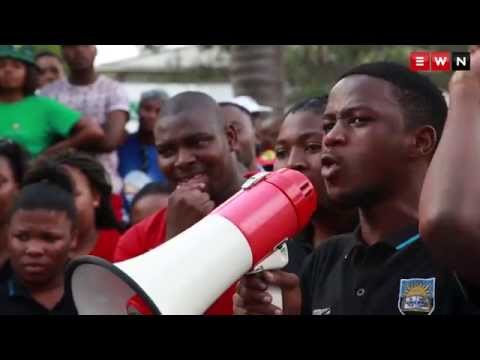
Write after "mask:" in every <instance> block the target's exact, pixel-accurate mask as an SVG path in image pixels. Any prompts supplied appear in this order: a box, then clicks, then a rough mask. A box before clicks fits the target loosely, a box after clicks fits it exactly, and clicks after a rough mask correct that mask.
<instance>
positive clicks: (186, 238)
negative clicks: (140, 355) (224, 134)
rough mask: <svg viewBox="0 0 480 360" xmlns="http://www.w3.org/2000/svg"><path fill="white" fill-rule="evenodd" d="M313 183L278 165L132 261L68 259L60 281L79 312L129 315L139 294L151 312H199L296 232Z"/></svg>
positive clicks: (310, 208) (305, 218)
mask: <svg viewBox="0 0 480 360" xmlns="http://www.w3.org/2000/svg"><path fill="white" fill-rule="evenodd" d="M316 204H317V196H316V193H315V190H314V187H313V185H312V184H311V183H310V181H309V180H308V178H307V177H305V175H303V174H302V173H300V172H298V171H295V170H290V169H282V170H279V171H276V172H273V173H260V174H257V175H255V176H254V177H252V178H250V179H249V180H248V181H247V182H246V183H245V184H244V185H243V186H242V189H241V190H240V191H239V192H238V193H237V194H235V195H234V196H233V197H231V198H230V199H229V200H227V201H226V202H225V203H223V204H222V205H220V206H219V207H218V208H217V209H215V210H214V211H213V212H212V213H211V214H210V215H208V216H207V217H205V218H204V219H203V220H201V221H200V222H198V223H197V224H195V225H194V226H192V227H191V228H189V229H187V230H186V231H184V232H183V233H181V234H179V235H178V236H176V237H175V238H173V239H171V240H170V241H168V242H166V243H164V244H163V245H161V246H159V247H157V248H155V249H153V250H151V251H149V252H147V253H145V254H143V255H140V256H138V257H136V258H133V259H130V260H126V261H123V262H120V263H116V264H111V263H109V262H107V261H105V260H103V259H99V258H96V257H92V256H85V257H80V258H78V259H76V260H74V261H73V262H72V263H71V264H70V265H69V268H68V269H67V274H66V286H67V290H68V291H71V294H72V296H73V300H74V302H75V305H76V308H77V310H78V313H79V314H80V315H128V314H129V311H128V304H129V301H130V300H131V299H132V298H134V297H139V298H140V299H141V300H142V301H143V302H144V303H145V304H146V305H147V306H148V307H150V309H151V311H152V313H153V314H158V315H201V314H204V313H205V311H206V310H207V309H208V308H209V307H210V306H211V305H212V304H213V303H214V302H215V301H216V300H217V299H218V298H219V297H220V296H221V295H222V294H223V293H224V292H225V291H226V290H227V289H228V288H229V287H231V286H232V285H233V284H234V283H235V282H236V281H238V279H240V278H241V277H242V276H243V275H245V274H247V273H249V272H250V271H252V270H253V269H255V267H256V266H257V265H258V264H260V263H261V262H262V261H264V260H265V259H267V258H268V257H269V256H270V255H271V254H272V253H274V252H275V250H276V249H278V248H279V247H280V246H281V245H282V244H283V243H284V241H285V239H287V238H289V237H292V236H294V235H295V234H297V233H298V232H300V231H301V230H302V229H303V228H304V227H305V226H306V225H307V224H308V222H309V220H310V218H311V216H312V215H313V212H314V211H315V209H316Z"/></svg>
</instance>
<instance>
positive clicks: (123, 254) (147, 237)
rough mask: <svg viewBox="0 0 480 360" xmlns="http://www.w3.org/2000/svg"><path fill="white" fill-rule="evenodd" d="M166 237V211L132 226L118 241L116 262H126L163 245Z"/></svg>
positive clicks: (161, 211)
mask: <svg viewBox="0 0 480 360" xmlns="http://www.w3.org/2000/svg"><path fill="white" fill-rule="evenodd" d="M165 236H166V209H163V210H160V211H158V212H157V213H155V214H154V215H152V216H150V217H148V218H146V219H145V220H143V221H141V222H140V223H138V224H136V225H134V226H132V227H131V228H130V229H129V230H128V231H127V232H126V233H125V234H124V235H123V236H122V237H121V238H120V239H119V241H118V244H117V248H116V251H115V256H114V258H115V261H116V262H119V261H124V260H127V259H131V258H133V257H136V256H139V255H141V254H144V253H146V252H147V251H149V250H151V249H153V248H155V247H157V246H159V245H161V244H162V243H163V242H164V241H165Z"/></svg>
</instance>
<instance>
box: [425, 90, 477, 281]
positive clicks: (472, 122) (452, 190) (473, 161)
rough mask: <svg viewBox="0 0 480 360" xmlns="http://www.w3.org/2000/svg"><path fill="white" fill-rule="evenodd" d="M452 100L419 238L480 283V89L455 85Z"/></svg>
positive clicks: (430, 173)
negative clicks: (479, 266) (479, 263)
mask: <svg viewBox="0 0 480 360" xmlns="http://www.w3.org/2000/svg"><path fill="white" fill-rule="evenodd" d="M450 98H451V107H450V111H449V115H448V120H447V123H446V126H445V130H444V133H443V137H442V139H441V141H440V144H439V146H438V149H437V151H436V153H435V156H434V158H433V161H432V164H431V166H430V169H429V171H428V173H427V176H426V179H425V184H424V188H423V192H422V196H421V200H420V213H419V217H420V232H421V234H422V238H423V239H424V241H425V243H426V244H427V246H429V248H430V249H431V251H432V253H433V254H434V255H435V256H436V257H437V258H439V259H441V260H442V261H444V262H445V263H446V264H447V265H449V266H450V267H452V268H454V269H456V270H458V271H459V272H460V273H461V274H462V275H465V276H466V277H468V278H470V279H472V278H477V277H478V278H479V279H480V268H479V270H477V271H475V269H476V268H478V266H474V264H475V263H478V261H479V260H480V211H479V204H480V162H479V160H478V159H479V156H480V87H479V86H477V85H474V84H473V83H471V84H460V85H456V86H454V87H452V88H451V93H450Z"/></svg>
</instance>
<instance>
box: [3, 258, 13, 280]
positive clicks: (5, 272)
mask: <svg viewBox="0 0 480 360" xmlns="http://www.w3.org/2000/svg"><path fill="white" fill-rule="evenodd" d="M11 274H12V270H11V268H10V263H9V262H7V263H6V264H5V265H3V266H2V267H0V283H1V282H2V281H5V280H7V279H8V277H9V276H10V275H11Z"/></svg>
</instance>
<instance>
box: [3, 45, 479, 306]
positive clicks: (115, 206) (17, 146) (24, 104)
mask: <svg viewBox="0 0 480 360" xmlns="http://www.w3.org/2000/svg"><path fill="white" fill-rule="evenodd" d="M96 51H97V50H96V47H95V46H94V45H64V46H62V56H61V57H60V56H57V55H55V54H52V53H48V52H43V53H40V54H37V55H36V56H34V53H33V52H32V50H31V49H30V48H29V47H28V46H20V47H18V46H12V45H0V315H18V314H25V315H37V314H61V315H75V314H77V310H76V308H75V304H74V301H73V298H72V294H70V293H69V292H68V291H67V289H68V288H67V287H65V269H66V267H67V264H68V263H69V261H71V260H72V259H75V258H77V257H79V256H83V255H93V256H97V257H100V258H103V259H105V260H107V261H110V262H113V263H115V262H120V261H125V260H128V259H132V258H135V257H137V256H139V255H141V254H144V253H146V252H148V251H150V250H152V249H154V248H157V247H158V246H161V245H162V244H164V243H165V242H167V241H169V240H170V239H172V238H174V237H175V236H177V235H178V234H180V233H182V232H183V231H185V230H187V229H188V228H190V227H191V226H192V225H194V224H195V223H197V222H198V221H200V220H201V219H203V218H204V217H205V216H207V215H208V214H210V213H211V212H212V211H213V210H214V209H215V208H216V207H217V206H218V205H220V204H222V203H223V202H224V201H225V200H227V199H228V198H229V197H231V196H232V195H233V194H235V193H236V192H237V191H238V190H239V189H240V188H241V186H242V184H243V183H244V182H245V181H246V180H247V179H248V178H249V177H251V176H252V175H254V174H256V173H258V172H262V171H274V170H278V169H281V168H290V169H294V170H297V171H300V172H302V173H303V174H304V175H305V176H306V177H308V178H309V180H310V181H311V182H312V184H313V185H314V187H315V189H316V192H317V196H318V201H317V202H318V206H317V210H316V211H315V214H314V215H313V217H312V218H311V221H310V223H309V225H308V226H307V227H306V228H305V229H303V230H302V231H301V232H300V233H299V234H297V235H296V236H295V237H293V238H291V239H288V241H287V243H286V244H287V248H288V253H289V263H288V265H287V266H286V267H285V268H284V269H282V270H276V271H266V272H263V273H260V274H256V275H249V276H245V277H243V278H242V279H238V281H235V282H234V283H232V284H231V287H230V288H229V289H228V290H227V291H226V292H225V293H224V294H223V295H222V296H221V297H220V298H219V299H218V300H217V301H216V302H215V303H214V304H212V306H211V307H210V309H208V310H207V312H206V314H207V315H234V314H236V315H282V314H285V315H300V314H303V315H376V314H388V315H395V314H397V315H401V314H403V315H407V314H417V315H418V314H426V315H430V314H477V313H478V311H479V309H480V270H479V269H480V268H479V267H478V265H477V263H476V261H478V259H480V234H478V233H479V231H480V230H479V229H480V226H479V224H478V216H476V204H477V203H478V201H477V198H478V195H477V193H480V192H478V191H477V186H478V185H477V184H478V183H479V181H477V180H480V167H479V164H478V162H477V161H476V156H475V154H476V153H477V152H480V127H479V126H480V125H478V124H480V119H478V116H479V115H478V114H480V51H478V47H477V46H473V47H472V50H471V51H472V59H471V67H472V70H471V71H469V72H459V73H455V74H454V75H453V76H452V79H451V82H450V88H449V96H448V99H449V104H448V105H447V103H446V99H445V97H444V94H443V93H442V91H441V90H440V89H439V88H438V87H437V86H436V85H435V84H434V83H433V82H432V81H431V80H430V79H429V78H427V77H425V76H424V75H421V74H419V73H415V72H412V71H410V70H409V69H408V68H406V67H404V66H402V65H399V64H396V63H392V62H375V63H367V64H362V65H359V66H357V67H355V68H353V69H350V70H349V71H348V72H346V73H345V74H343V75H342V76H341V77H340V78H339V79H338V81H337V82H336V83H335V84H334V86H333V87H332V88H331V90H330V92H329V94H319V96H318V97H314V98H309V99H304V100H302V101H300V102H298V103H297V104H294V105H293V106H291V107H290V108H289V109H288V110H287V111H286V112H285V114H284V115H283V116H282V117H281V119H279V118H278V116H277V115H276V114H274V113H273V112H272V110H273V109H271V108H269V107H266V106H261V105H259V104H258V103H257V102H256V101H255V100H253V99H252V98H250V97H248V96H241V97H237V98H232V99H230V100H228V101H224V102H220V103H218V102H216V101H215V100H214V99H213V98H212V97H210V96H209V95H208V94H204V93H200V92H183V93H180V94H177V95H175V96H173V97H170V96H169V95H168V94H167V93H166V92H164V91H162V90H153V91H149V92H146V93H144V94H142V97H141V99H140V103H139V110H138V117H139V129H138V131H137V132H136V133H133V134H129V133H127V131H126V124H127V122H128V120H129V111H130V107H129V99H128V96H127V94H126V92H125V90H124V89H123V88H122V85H121V84H120V83H118V82H116V81H114V80H112V79H109V78H107V77H106V76H103V75H99V74H98V73H97V72H96V71H95V67H94V61H95V57H96ZM477 150H478V151H477ZM266 201H268V200H266ZM192 264H193V266H195V254H192ZM152 271H154V269H152ZM271 285H275V286H278V287H280V289H281V290H282V294H283V307H282V308H278V307H276V306H274V305H273V304H272V300H273V299H272V296H271V294H270V293H269V292H268V291H267V289H268V288H269V286H271ZM132 301H134V302H136V303H135V304H134V305H135V308H136V309H138V310H139V312H141V313H143V314H149V313H150V310H149V309H148V306H147V305H146V304H144V303H143V302H142V301H141V300H140V299H138V298H134V299H133V300H132Z"/></svg>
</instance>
